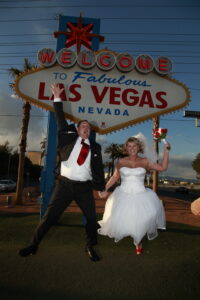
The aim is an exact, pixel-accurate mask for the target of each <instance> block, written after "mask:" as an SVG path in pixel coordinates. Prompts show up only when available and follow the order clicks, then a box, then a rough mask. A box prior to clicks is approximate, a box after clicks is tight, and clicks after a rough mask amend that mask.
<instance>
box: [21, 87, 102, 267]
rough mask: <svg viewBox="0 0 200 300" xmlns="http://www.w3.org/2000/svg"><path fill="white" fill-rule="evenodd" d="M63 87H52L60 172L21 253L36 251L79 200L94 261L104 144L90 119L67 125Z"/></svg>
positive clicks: (88, 250)
mask: <svg viewBox="0 0 200 300" xmlns="http://www.w3.org/2000/svg"><path fill="white" fill-rule="evenodd" d="M63 90H64V89H60V88H59V86H58V85H56V84H54V85H52V86H51V91H52V93H53V95H54V109H55V115H56V120H57V125H58V155H59V165H60V166H59V167H60V175H58V177H57V181H56V186H55V188H54V191H53V194H52V197H51V201H50V204H49V207H48V209H47V212H46V214H45V215H44V217H43V218H42V220H41V222H40V223H39V225H38V227H37V228H36V230H35V233H34V235H33V238H32V240H31V243H30V245H29V246H28V247H26V248H23V249H21V250H20V251H19V255H21V256H24V257H25V256H28V255H30V254H36V252H37V250H38V246H39V243H40V242H41V240H42V238H43V237H44V235H45V234H46V233H47V231H48V230H49V229H50V227H51V226H52V225H53V224H55V222H56V221H57V220H58V218H59V217H60V216H61V214H62V213H63V212H64V210H65V209H66V208H67V207H68V206H69V204H70V203H71V201H72V200H75V201H76V203H77V204H78V206H79V207H80V208H81V210H82V212H83V214H84V216H85V217H86V226H85V229H86V237H87V241H86V247H85V250H86V253H87V254H88V256H89V258H90V259H91V260H92V261H98V260H100V257H99V256H98V254H97V253H96V251H95V250H94V248H93V247H94V246H95V245H96V244H97V226H98V225H97V221H96V211H95V201H94V198H93V189H95V190H97V191H99V194H100V191H103V190H104V189H105V182H104V170H103V163H102V155H101V147H100V145H99V144H97V143H96V142H94V141H92V140H90V139H89V136H90V133H91V128H90V124H89V123H88V121H86V120H83V121H80V122H79V124H78V126H77V130H76V128H75V126H74V125H68V124H67V122H66V120H65V118H64V113H63V103H62V101H61V99H60V95H61V93H62V91H63Z"/></svg>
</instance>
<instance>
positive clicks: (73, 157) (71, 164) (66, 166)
mask: <svg viewBox="0 0 200 300" xmlns="http://www.w3.org/2000/svg"><path fill="white" fill-rule="evenodd" d="M60 101H61V99H60V98H55V99H54V102H60ZM81 141H82V138H81V137H80V136H79V137H78V138H77V141H76V143H75V145H74V148H73V150H72V152H71V154H70V156H69V158H68V160H66V161H62V162H61V167H60V175H61V176H64V177H67V178H69V179H71V180H76V181H87V180H91V179H92V174H91V168H90V159H91V151H90V150H89V153H88V155H87V158H86V160H85V162H84V163H83V164H82V165H79V164H78V163H77V159H78V156H79V153H80V151H81V148H82V144H81ZM84 142H85V143H86V144H88V145H90V141H89V139H86V140H85V141H84Z"/></svg>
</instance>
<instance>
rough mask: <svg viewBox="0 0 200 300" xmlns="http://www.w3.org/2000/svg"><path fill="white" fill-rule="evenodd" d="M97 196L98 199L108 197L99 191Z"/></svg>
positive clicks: (106, 193) (105, 193)
mask: <svg viewBox="0 0 200 300" xmlns="http://www.w3.org/2000/svg"><path fill="white" fill-rule="evenodd" d="M98 194H99V197H100V198H106V197H107V196H108V192H107V191H103V192H101V191H99V192H98Z"/></svg>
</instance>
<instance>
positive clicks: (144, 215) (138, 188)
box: [98, 167, 166, 245]
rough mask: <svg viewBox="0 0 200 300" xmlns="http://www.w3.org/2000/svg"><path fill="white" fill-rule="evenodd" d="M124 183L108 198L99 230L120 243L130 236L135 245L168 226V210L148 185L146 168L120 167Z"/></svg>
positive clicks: (153, 236)
mask: <svg viewBox="0 0 200 300" xmlns="http://www.w3.org/2000/svg"><path fill="white" fill-rule="evenodd" d="M119 171H120V176H121V185H120V186H118V187H117V188H116V189H115V190H114V192H113V193H112V194H111V195H110V197H109V198H108V199H107V202H106V206H105V211H104V215H103V219H102V220H101V221H99V224H100V226H101V228H100V229H98V233H99V234H102V235H107V236H109V237H110V238H114V239H115V242H118V241H119V240H121V239H122V238H124V237H126V236H131V237H132V238H133V240H134V244H135V245H137V244H139V243H140V242H141V240H142V238H143V237H144V236H145V235H146V234H147V237H148V239H150V240H152V239H154V238H156V237H157V235H158V232H157V229H158V228H159V229H165V228H166V222H165V213H164V208H163V205H162V202H161V201H160V199H159V198H158V196H157V195H156V193H154V192H153V191H152V190H151V189H148V188H145V186H144V178H145V174H146V170H145V169H144V168H142V167H138V168H128V167H122V168H120V170H119Z"/></svg>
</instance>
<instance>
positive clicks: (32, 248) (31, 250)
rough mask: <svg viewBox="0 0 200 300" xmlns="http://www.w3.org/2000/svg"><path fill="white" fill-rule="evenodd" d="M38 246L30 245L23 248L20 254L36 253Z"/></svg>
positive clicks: (24, 255)
mask: <svg viewBox="0 0 200 300" xmlns="http://www.w3.org/2000/svg"><path fill="white" fill-rule="evenodd" d="M37 250H38V247H37V246H35V245H30V246H28V247H26V248H22V249H20V250H19V255H20V256H23V257H26V256H28V255H34V254H36V253H37Z"/></svg>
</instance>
